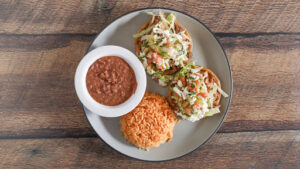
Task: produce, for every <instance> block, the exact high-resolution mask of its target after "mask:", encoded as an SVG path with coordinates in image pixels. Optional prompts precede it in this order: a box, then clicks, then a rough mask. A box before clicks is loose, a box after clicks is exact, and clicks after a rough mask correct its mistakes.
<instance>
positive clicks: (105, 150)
mask: <svg viewBox="0 0 300 169" xmlns="http://www.w3.org/2000/svg"><path fill="white" fill-rule="evenodd" d="M299 153H300V132H299V131H281V132H260V133H253V132H250V133H249V132H245V133H224V134H217V135H215V137H214V138H213V139H212V140H210V141H209V142H208V143H207V144H206V145H205V146H203V147H201V148H200V149H199V150H197V151H195V152H193V153H192V154H189V155H186V156H184V157H182V158H179V159H177V160H171V161H166V162H142V161H139V160H135V159H132V158H128V157H126V156H124V155H121V154H119V153H118V152H116V151H114V150H112V149H111V148H110V147H109V146H107V145H106V144H105V143H103V142H102V141H101V140H100V139H98V138H79V139H74V138H68V139H25V140H10V139H8V140H6V139H4V140H0V159H2V160H1V161H0V166H11V167H15V168H99V167H101V168H174V167H175V166H176V167H175V168H178V169H180V168H182V169H186V168H214V169H218V168H238V169H240V168H273V169H280V168H283V169H286V168H297V167H299V166H300V160H299V158H300V154H299ZM12 157H13V158H12ZM112 161H114V164H112Z"/></svg>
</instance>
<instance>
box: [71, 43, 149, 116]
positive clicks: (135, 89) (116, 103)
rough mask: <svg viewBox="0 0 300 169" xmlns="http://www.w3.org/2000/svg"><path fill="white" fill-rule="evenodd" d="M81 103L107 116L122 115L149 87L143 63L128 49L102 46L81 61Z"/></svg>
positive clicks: (77, 83)
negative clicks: (147, 86)
mask: <svg viewBox="0 0 300 169" xmlns="http://www.w3.org/2000/svg"><path fill="white" fill-rule="evenodd" d="M74 83H75V90H76V94H77V96H78V98H79V100H80V101H81V103H82V104H83V105H84V106H85V107H86V108H87V109H89V110H90V111H92V112H93V113H96V114H98V115H100V116H103V117H118V116H122V115H124V114H126V113H128V112H130V111H131V110H133V109H134V108H135V107H136V106H137V105H138V104H139V103H140V101H141V100H142V98H143V96H144V93H145V90H146V84H147V79H146V73H145V70H144V67H143V65H142V63H141V62H140V61H139V59H138V58H137V57H136V55H135V54H133V53H132V52H131V51H129V50H128V49H125V48H123V47H120V46H112V45H110V46H101V47H98V48H96V49H94V50H92V51H90V52H89V53H87V54H86V55H85V56H84V57H83V59H82V60H81V61H80V63H79V65H78V67H77V69H76V73H75V78H74Z"/></svg>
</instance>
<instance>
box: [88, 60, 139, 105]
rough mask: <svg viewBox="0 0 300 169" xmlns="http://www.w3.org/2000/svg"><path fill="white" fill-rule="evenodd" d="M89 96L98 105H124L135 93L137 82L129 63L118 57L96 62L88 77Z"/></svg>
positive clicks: (91, 67)
mask: <svg viewBox="0 0 300 169" xmlns="http://www.w3.org/2000/svg"><path fill="white" fill-rule="evenodd" d="M86 86H87V89H88V92H89V94H90V95H91V96H92V98H93V99H94V100H96V101H97V102H98V103H100V104H103V105H107V106H116V105H119V104H122V103H123V102H125V101H126V100H128V99H129V98H130V96H131V95H132V94H133V93H135V90H136V87H137V81H136V77H135V74H134V71H133V70H132V68H131V67H130V66H129V65H128V63H127V62H126V61H125V60H124V59H122V58H120V57H117V56H104V57H101V58H100V59H98V60H96V61H95V62H94V63H93V64H92V65H91V66H90V68H89V70H88V72H87V75H86Z"/></svg>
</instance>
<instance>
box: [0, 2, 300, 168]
mask: <svg viewBox="0 0 300 169" xmlns="http://www.w3.org/2000/svg"><path fill="white" fill-rule="evenodd" d="M146 7H165V8H171V9H176V10H180V11H183V12H185V13H187V14H189V15H192V16H193V17H195V18H197V19H199V20H201V21H202V22H203V23H205V24H206V25H207V26H208V27H209V28H210V29H212V31H213V32H215V33H216V35H217V37H218V38H219V40H220V42H221V43H222V45H223V46H224V48H225V50H226V52H227V55H228V57H229V60H230V63H231V67H232V73H233V80H234V87H233V88H234V91H233V98H232V104H231V107H230V109H229V112H228V115H227V117H226V119H225V122H224V123H223V125H222V127H221V128H220V130H219V131H218V133H217V134H216V135H215V136H214V137H213V138H212V139H211V140H210V141H209V142H208V143H206V144H205V145H204V146H202V147H201V148H200V149H198V150H196V151H194V152H193V153H191V154H189V155H187V156H185V157H182V158H179V159H176V160H172V161H167V162H155V163H153V162H144V161H139V160H135V159H132V158H129V157H126V156H124V155H121V154H119V153H118V152H116V151H114V150H113V149H111V148H110V147H109V146H107V145H106V144H105V143H103V142H102V141H101V140H100V139H99V138H97V136H96V134H95V132H94V131H93V130H92V129H91V127H90V126H89V124H88V122H87V120H86V118H85V115H84V113H83V111H82V108H81V105H80V102H79V100H78V99H77V96H76V93H75V90H74V84H73V83H74V82H73V80H74V79H73V78H74V73H75V69H76V67H77V65H78V63H79V61H80V60H81V58H82V57H83V55H84V53H85V51H86V48H87V47H88V45H89V44H90V43H91V41H92V40H93V39H94V37H95V36H96V34H97V33H99V31H100V30H101V29H102V28H104V27H105V26H106V25H107V24H109V23H110V22H112V21H113V20H114V19H116V18H117V17H119V16H121V15H123V14H125V13H127V12H129V11H131V10H136V9H139V8H146ZM299 13H300V1H298V0H282V1H271V0H266V1H259V0H253V1H242V0H228V1H225V0H212V1H206V0H201V1H197V0H188V1H184V0H166V1H158V0H147V1H138V0H91V1H87V0H85V1H78V0H77V1H71V0H65V1H59V0H52V1H50V0H46V1H38V0H26V1H15V0H0V22H1V24H0V125H1V127H0V168H174V167H175V168H247V169H251V168H272V169H273V168H275V169H279V168H284V169H286V168H287V169H295V168H299V166H300V116H299V115H300V114H299V113H300V15H299Z"/></svg>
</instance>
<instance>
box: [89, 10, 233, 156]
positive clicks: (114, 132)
mask: <svg viewBox="0 0 300 169" xmlns="http://www.w3.org/2000/svg"><path fill="white" fill-rule="evenodd" d="M157 10H163V11H164V12H166V13H169V12H173V13H174V14H175V15H176V16H177V20H178V22H179V23H180V24H181V25H183V26H184V27H185V28H186V29H187V30H188V32H189V33H190V35H191V37H192V40H193V54H194V56H193V60H194V61H195V62H196V64H199V65H202V66H206V67H208V68H209V69H211V70H212V71H213V72H214V73H216V75H217V76H218V77H219V79H220V81H221V84H222V89H223V90H224V91H225V92H226V93H228V94H229V97H228V98H224V97H222V98H221V109H220V110H221V113H219V114H217V115H215V116H213V117H209V118H206V119H203V120H200V121H198V122H194V123H193V122H189V121H185V120H183V121H181V122H180V123H179V124H176V126H175V129H174V137H173V140H172V141H171V142H169V143H165V144H163V145H161V146H160V147H158V148H153V149H150V151H144V150H140V149H137V148H135V147H134V146H133V145H131V144H130V143H128V142H126V140H125V139H124V138H123V136H121V135H120V123H119V118H105V117H100V116H98V115H96V114H95V113H92V112H90V111H88V110H87V109H86V108H84V111H85V113H86V116H87V119H88V121H89V122H90V124H91V126H92V127H93V129H94V130H95V131H96V133H97V134H98V135H99V137H100V138H101V139H102V140H103V141H104V142H105V143H107V144H108V145H109V146H110V147H112V148H113V149H115V150H117V151H119V152H120V153H122V154H124V155H127V156H130V157H133V158H136V159H140V160H146V161H165V160H170V159H175V158H178V157H181V156H183V155H185V154H188V153H190V152H192V151H194V150H195V149H197V148H198V147H200V146H201V145H203V144H204V143H205V142H206V141H208V140H209V139H210V138H211V137H212V136H213V135H214V134H215V133H216V132H217V130H218V129H219V127H220V126H221V124H222V122H223V120H224V118H225V116H226V114H227V110H228V108H229V105H230V101H231V95H232V76H231V69H230V65H229V61H228V58H227V56H226V54H225V51H224V50H223V48H222V46H221V44H220V43H219V42H218V40H217V39H216V37H215V36H214V35H213V34H212V32H211V31H210V30H209V29H208V28H207V27H206V26H205V25H203V24H202V23H201V22H200V21H198V20H196V19H195V18H193V17H191V16H189V15H187V14H184V13H182V12H179V11H174V10H170V9H153V8H151V9H149V8H148V9H140V10H137V11H133V12H130V13H127V14H125V15H123V16H122V17H120V18H118V19H116V20H115V21H113V22H112V23H111V24H109V25H108V26H107V27H106V28H105V29H103V30H102V32H101V33H100V34H99V35H98V36H97V37H96V39H95V40H94V41H93V42H92V44H91V45H90V47H89V48H88V51H90V50H92V49H94V48H96V47H99V46H103V45H118V46H122V47H125V48H127V49H129V50H130V51H132V52H135V49H134V41H133V37H132V35H133V34H135V33H136V32H137V30H138V29H139V27H140V26H141V25H143V24H144V23H145V22H146V21H148V20H149V19H150V18H151V16H149V15H148V14H146V13H145V11H157ZM147 90H149V91H151V92H157V93H160V94H161V95H165V96H167V88H164V87H160V86H159V85H158V84H157V83H156V82H154V81H153V80H152V79H151V78H150V77H149V76H148V75H147Z"/></svg>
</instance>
